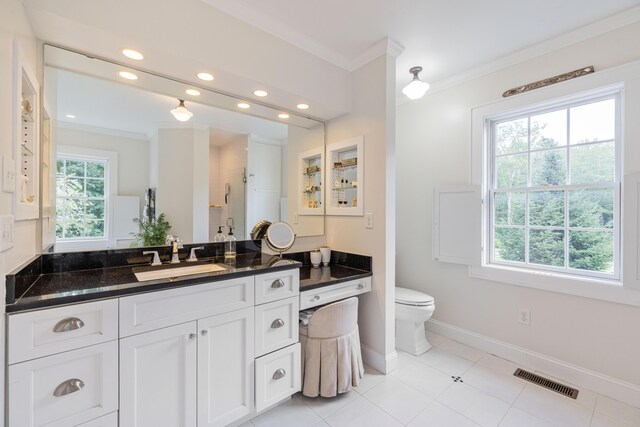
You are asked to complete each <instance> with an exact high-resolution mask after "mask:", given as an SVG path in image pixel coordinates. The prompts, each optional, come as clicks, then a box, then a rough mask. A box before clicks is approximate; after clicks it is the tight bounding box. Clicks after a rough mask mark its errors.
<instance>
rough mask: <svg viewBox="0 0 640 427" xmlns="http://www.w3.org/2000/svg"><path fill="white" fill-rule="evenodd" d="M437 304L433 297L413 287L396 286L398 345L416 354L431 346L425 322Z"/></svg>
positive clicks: (401, 348)
mask: <svg viewBox="0 0 640 427" xmlns="http://www.w3.org/2000/svg"><path fill="white" fill-rule="evenodd" d="M435 308H436V306H435V304H434V302H433V297H431V296H429V295H427V294H424V293H422V292H418V291H414V290H412V289H406V288H399V287H396V347H397V348H398V349H400V350H402V351H406V352H407V353H411V354H413V355H414V356H418V355H420V354H422V353H424V352H426V351H427V350H429V349H430V348H431V344H429V341H427V337H426V336H425V333H424V322H426V321H427V320H429V319H430V318H431V315H432V314H433V310H435Z"/></svg>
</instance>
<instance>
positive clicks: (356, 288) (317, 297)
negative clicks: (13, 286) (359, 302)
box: [300, 277, 371, 310]
mask: <svg viewBox="0 0 640 427" xmlns="http://www.w3.org/2000/svg"><path fill="white" fill-rule="evenodd" d="M369 291H371V277H365V278H364V279H358V280H350V281H348V282H342V283H337V284H335V285H330V286H326V287H322V288H318V289H312V290H310V291H304V292H301V293H300V310H305V309H307V308H311V307H317V306H319V305H324V304H328V303H330V302H334V301H338V300H341V299H345V298H349V297H352V296H355V295H359V294H363V293H365V292H369Z"/></svg>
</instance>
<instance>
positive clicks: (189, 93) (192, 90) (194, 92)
mask: <svg viewBox="0 0 640 427" xmlns="http://www.w3.org/2000/svg"><path fill="white" fill-rule="evenodd" d="M185 92H186V93H187V95H191V96H200V92H199V91H197V90H195V89H187V90H185Z"/></svg>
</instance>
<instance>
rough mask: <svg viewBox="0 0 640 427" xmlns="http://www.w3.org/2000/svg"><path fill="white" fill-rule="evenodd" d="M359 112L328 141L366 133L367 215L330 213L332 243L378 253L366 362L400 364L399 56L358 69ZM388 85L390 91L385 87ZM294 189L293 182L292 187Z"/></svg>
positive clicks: (365, 308)
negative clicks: (370, 222)
mask: <svg viewBox="0 0 640 427" xmlns="http://www.w3.org/2000/svg"><path fill="white" fill-rule="evenodd" d="M353 86H354V90H353V110H352V111H353V112H352V113H351V114H349V115H347V116H344V117H342V118H339V119H335V120H331V121H330V122H329V123H328V124H327V144H331V143H334V142H338V141H342V140H345V139H348V138H352V137H354V136H358V135H363V136H364V179H365V189H364V191H365V194H364V200H362V201H360V200H358V203H363V204H364V211H365V212H367V213H372V214H373V215H374V228H373V229H366V228H365V220H364V217H344V216H327V220H326V223H327V226H326V236H327V244H328V245H329V246H330V247H331V248H334V249H337V250H340V251H345V252H354V253H359V254H363V255H371V256H372V257H373V290H372V292H371V293H370V294H366V295H363V296H361V297H360V305H359V319H358V323H359V326H360V336H361V340H362V344H363V346H364V352H363V356H364V357H365V361H367V362H368V363H370V364H372V365H373V366H374V367H375V368H377V369H380V370H383V371H386V372H389V371H392V370H393V369H395V364H396V358H397V355H396V353H395V333H394V324H395V307H394V295H395V293H394V277H395V258H394V256H393V255H394V250H395V225H394V222H395V217H394V210H393V207H394V204H395V183H394V181H395V170H394V168H395V155H394V146H395V130H394V123H395V95H394V88H395V59H394V58H392V57H390V56H388V55H384V56H381V57H379V58H377V59H375V60H373V61H371V62H370V63H368V64H366V65H365V66H363V67H361V68H359V69H358V70H356V71H355V72H354V73H353ZM384 88H386V91H385V90H383V89H384ZM290 191H291V187H290Z"/></svg>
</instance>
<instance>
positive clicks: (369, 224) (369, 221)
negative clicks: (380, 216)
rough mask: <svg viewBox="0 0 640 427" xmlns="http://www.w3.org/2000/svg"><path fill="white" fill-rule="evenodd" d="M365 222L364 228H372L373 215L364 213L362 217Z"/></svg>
mask: <svg viewBox="0 0 640 427" xmlns="http://www.w3.org/2000/svg"><path fill="white" fill-rule="evenodd" d="M364 218H365V221H366V225H365V227H366V228H373V214H372V213H366V214H365V215H364Z"/></svg>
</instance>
